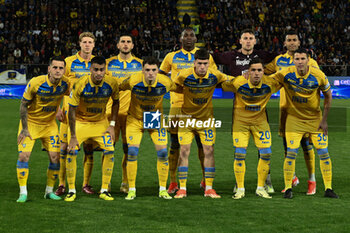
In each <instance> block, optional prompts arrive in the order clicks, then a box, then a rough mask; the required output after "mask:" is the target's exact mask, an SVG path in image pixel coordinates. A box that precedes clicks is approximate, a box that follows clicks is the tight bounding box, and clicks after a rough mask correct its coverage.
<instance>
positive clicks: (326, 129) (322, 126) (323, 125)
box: [317, 120, 328, 135]
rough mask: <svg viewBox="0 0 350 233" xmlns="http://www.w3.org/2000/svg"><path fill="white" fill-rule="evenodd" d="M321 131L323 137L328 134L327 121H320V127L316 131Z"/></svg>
mask: <svg viewBox="0 0 350 233" xmlns="http://www.w3.org/2000/svg"><path fill="white" fill-rule="evenodd" d="M321 129H322V131H323V134H324V135H327V134H328V124H327V121H324V120H322V121H321V123H320V125H319V126H318V129H317V130H321Z"/></svg>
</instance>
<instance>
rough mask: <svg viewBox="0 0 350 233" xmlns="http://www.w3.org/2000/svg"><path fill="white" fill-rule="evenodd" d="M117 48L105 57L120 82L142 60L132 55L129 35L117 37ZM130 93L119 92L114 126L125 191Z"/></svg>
mask: <svg viewBox="0 0 350 233" xmlns="http://www.w3.org/2000/svg"><path fill="white" fill-rule="evenodd" d="M117 48H118V49H119V54H118V56H114V57H111V58H109V59H107V71H108V72H110V73H111V75H112V76H113V77H115V78H117V79H118V81H119V83H122V82H123V81H124V80H125V79H126V78H127V77H130V76H131V75H132V74H135V73H136V72H138V71H141V70H142V60H141V59H139V58H137V57H135V56H133V55H132V53H131V51H132V49H133V48H134V43H133V38H132V36H131V35H127V34H125V35H124V34H123V35H121V36H120V37H119V40H118V43H117ZM130 99H131V94H130V91H129V90H126V91H120V92H119V103H120V106H119V112H118V121H117V124H116V126H115V137H116V140H115V141H116V142H117V141H118V139H119V134H120V133H121V134H122V141H123V151H124V156H123V161H122V168H123V170H122V183H121V186H120V191H121V192H124V193H127V192H128V190H129V187H128V177H127V172H126V162H127V158H128V144H127V140H126V117H127V115H128V110H129V106H130ZM111 106H112V101H109V102H108V104H107V115H108V117H110V116H109V115H110V112H111Z"/></svg>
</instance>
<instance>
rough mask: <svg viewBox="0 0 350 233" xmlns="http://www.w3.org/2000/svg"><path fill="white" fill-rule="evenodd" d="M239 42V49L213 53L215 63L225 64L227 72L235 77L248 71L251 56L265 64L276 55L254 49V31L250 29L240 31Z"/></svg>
mask: <svg viewBox="0 0 350 233" xmlns="http://www.w3.org/2000/svg"><path fill="white" fill-rule="evenodd" d="M239 43H240V44H241V46H242V47H241V48H240V49H239V50H233V51H227V52H218V53H214V54H213V58H214V61H215V63H216V64H222V65H225V66H226V68H227V74H229V75H232V76H235V77H236V76H239V75H243V74H244V73H245V72H247V71H248V68H249V62H250V60H252V59H253V58H260V59H261V60H262V62H263V63H264V64H267V63H269V62H271V61H272V60H273V59H274V58H275V57H276V56H277V55H278V54H277V53H273V52H272V53H271V52H267V51H263V50H257V49H254V46H255V45H256V38H255V35H254V31H253V30H251V29H245V30H243V31H242V32H241V37H240V40H239Z"/></svg>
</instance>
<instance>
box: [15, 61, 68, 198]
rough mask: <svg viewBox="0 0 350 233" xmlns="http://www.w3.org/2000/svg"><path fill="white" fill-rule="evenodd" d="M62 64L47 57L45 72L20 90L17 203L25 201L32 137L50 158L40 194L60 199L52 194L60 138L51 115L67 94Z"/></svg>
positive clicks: (57, 170) (58, 166) (66, 80)
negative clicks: (48, 61)
mask: <svg viewBox="0 0 350 233" xmlns="http://www.w3.org/2000/svg"><path fill="white" fill-rule="evenodd" d="M65 65H66V63H65V61H64V60H63V59H62V58H60V57H53V58H51V60H50V64H49V67H48V74H47V75H41V76H38V77H35V78H32V79H31V80H30V82H29V83H28V85H27V87H26V89H25V91H24V94H23V98H22V101H21V107H20V112H21V121H20V124H19V129H18V139H17V144H18V153H19V155H18V161H17V178H18V183H19V188H20V195H19V198H18V200H17V202H26V201H27V195H28V194H27V180H28V173H29V168H28V161H29V157H30V155H31V152H32V149H33V146H34V143H35V140H36V139H40V140H41V142H42V145H43V147H44V148H45V149H46V151H47V152H48V155H49V160H50V164H49V167H48V170H47V183H46V190H45V196H44V197H45V198H47V199H52V200H61V198H60V197H59V196H57V195H55V194H54V193H53V187H54V185H55V182H56V179H57V176H58V172H59V170H60V163H59V155H60V141H59V136H58V127H57V123H56V119H55V116H56V112H57V110H58V108H59V105H60V103H61V101H62V98H63V96H64V95H68V94H69V81H68V79H67V78H66V77H64V76H63V74H64V70H65Z"/></svg>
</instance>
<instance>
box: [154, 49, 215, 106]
mask: <svg viewBox="0 0 350 233" xmlns="http://www.w3.org/2000/svg"><path fill="white" fill-rule="evenodd" d="M198 49H199V48H194V49H193V50H192V51H186V50H184V49H180V50H177V51H175V52H171V53H168V54H167V55H166V56H165V58H164V60H163V62H162V64H161V65H160V67H159V70H161V71H163V72H164V73H167V74H168V73H169V72H171V80H173V81H174V80H175V77H176V76H177V74H178V73H179V72H180V71H181V70H183V69H188V68H192V67H193V65H194V54H195V53H196V51H197V50H198ZM209 67H210V68H212V69H217V66H216V64H215V62H214V59H213V57H212V56H211V55H210V58H209ZM170 100H171V104H172V105H174V106H176V107H181V106H182V104H183V101H184V97H183V94H181V93H175V92H171V93H170Z"/></svg>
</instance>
